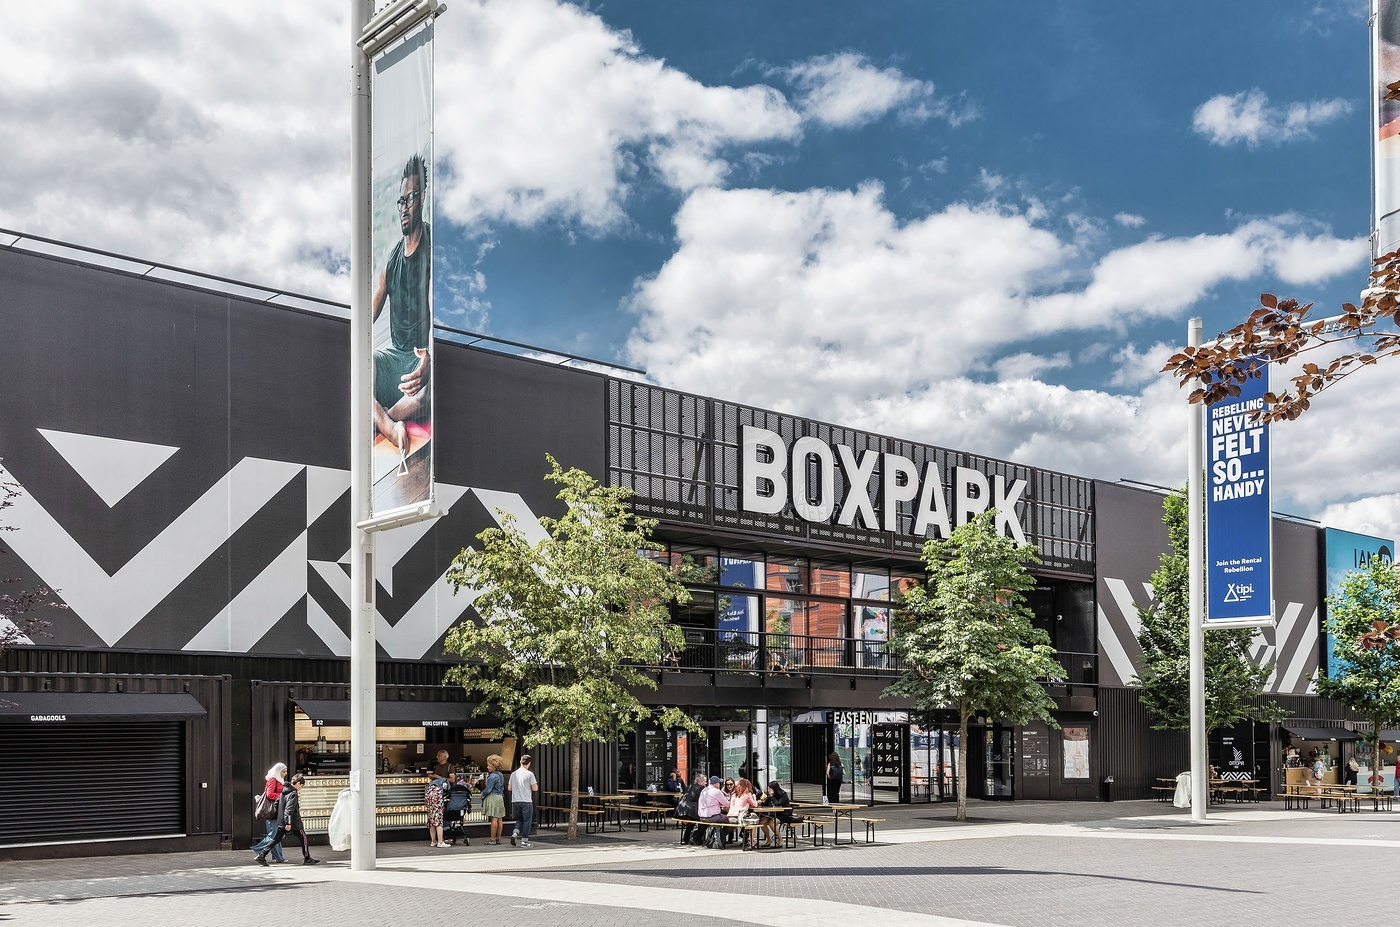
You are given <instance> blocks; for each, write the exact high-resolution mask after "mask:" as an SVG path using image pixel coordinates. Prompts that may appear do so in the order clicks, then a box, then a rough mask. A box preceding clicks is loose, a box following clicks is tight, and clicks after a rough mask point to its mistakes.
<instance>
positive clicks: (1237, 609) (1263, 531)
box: [1205, 361, 1273, 627]
mask: <svg viewBox="0 0 1400 927" xmlns="http://www.w3.org/2000/svg"><path fill="white" fill-rule="evenodd" d="M1246 363H1248V361H1246ZM1268 388H1269V377H1268V372H1267V368H1265V372H1264V374H1263V375H1262V376H1259V377H1252V378H1250V379H1248V380H1246V381H1245V382H1244V383H1242V384H1240V394H1239V395H1238V396H1233V397H1230V398H1228V399H1225V400H1223V401H1221V402H1217V403H1215V404H1214V405H1211V406H1207V407H1206V422H1207V425H1206V447H1205V452H1206V481H1205V483H1206V552H1205V553H1206V611H1205V619H1206V626H1207V627H1211V626H1216V627H1248V626H1253V625H1268V624H1273V581H1272V579H1273V541H1272V537H1273V535H1272V527H1273V518H1272V511H1271V505H1270V495H1271V494H1270V485H1269V426H1268V425H1265V424H1264V423H1262V422H1259V421H1257V420H1256V419H1255V416H1254V413H1255V412H1257V411H1259V410H1261V409H1263V408H1264V393H1266V392H1267V391H1268Z"/></svg>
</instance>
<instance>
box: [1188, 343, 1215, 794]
mask: <svg viewBox="0 0 1400 927" xmlns="http://www.w3.org/2000/svg"><path fill="white" fill-rule="evenodd" d="M1186 343H1187V344H1189V345H1191V346H1192V347H1195V348H1199V347H1200V346H1201V320H1200V319H1192V320H1190V321H1189V322H1187V323H1186ZM1186 409H1187V415H1189V416H1190V425H1189V426H1188V427H1187V429H1186V443H1187V452H1186V460H1187V464H1186V465H1187V467H1188V468H1189V471H1188V475H1187V480H1186V486H1187V490H1186V491H1187V494H1188V496H1189V497H1190V498H1189V503H1188V506H1187V515H1186V517H1187V518H1188V519H1189V521H1190V534H1189V538H1190V540H1189V543H1188V544H1187V556H1188V557H1189V558H1190V568H1189V571H1188V573H1187V576H1188V579H1187V595H1188V596H1189V597H1190V600H1191V609H1190V615H1191V622H1190V634H1191V818H1192V819H1193V820H1196V821H1204V820H1205V819H1206V808H1207V805H1208V804H1209V802H1210V783H1209V782H1208V781H1207V776H1208V772H1207V763H1206V641H1205V615H1204V606H1205V576H1204V570H1205V556H1204V548H1205V538H1204V537H1203V536H1202V535H1203V531H1202V521H1203V516H1204V514H1205V513H1204V511H1203V507H1204V498H1205V497H1204V490H1205V486H1204V467H1205V460H1204V459H1203V458H1204V453H1205V429H1204V425H1203V422H1202V416H1203V415H1204V413H1205V407H1204V406H1199V405H1195V404H1192V403H1187V404H1186Z"/></svg>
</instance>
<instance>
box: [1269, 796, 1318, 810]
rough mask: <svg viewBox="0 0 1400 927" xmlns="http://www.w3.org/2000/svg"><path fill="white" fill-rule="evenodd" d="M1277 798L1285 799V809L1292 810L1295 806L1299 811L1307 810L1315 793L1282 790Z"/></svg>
mask: <svg viewBox="0 0 1400 927" xmlns="http://www.w3.org/2000/svg"><path fill="white" fill-rule="evenodd" d="M1274 797H1275V798H1282V799H1283V810H1284V811H1292V810H1294V809H1295V808H1296V809H1297V810H1299V811H1307V810H1308V804H1309V803H1310V802H1311V801H1312V799H1313V797H1314V796H1313V795H1310V794H1309V795H1305V794H1303V793H1302V792H1282V793H1280V794H1278V795H1276V796H1274Z"/></svg>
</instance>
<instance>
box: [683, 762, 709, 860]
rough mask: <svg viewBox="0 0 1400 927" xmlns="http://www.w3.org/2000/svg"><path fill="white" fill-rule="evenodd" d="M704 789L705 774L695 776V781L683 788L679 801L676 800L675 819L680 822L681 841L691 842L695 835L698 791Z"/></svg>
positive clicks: (698, 811) (698, 808)
mask: <svg viewBox="0 0 1400 927" xmlns="http://www.w3.org/2000/svg"><path fill="white" fill-rule="evenodd" d="M703 791H705V775H704V773H699V774H697V775H696V776H695V783H694V784H693V785H691V787H690V788H688V789H686V790H685V794H684V795H682V796H681V798H680V801H678V802H676V821H677V823H680V824H681V843H691V842H692V841H691V837H693V836H694V835H695V830H696V827H695V822H696V820H697V819H698V818H699V817H700V793H701V792H703Z"/></svg>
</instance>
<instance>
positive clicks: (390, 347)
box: [370, 23, 436, 520]
mask: <svg viewBox="0 0 1400 927" xmlns="http://www.w3.org/2000/svg"><path fill="white" fill-rule="evenodd" d="M373 81H374V85H373V86H374V96H373V99H374V112H373V133H374V146H373V153H372V155H371V163H372V174H373V177H372V184H373V194H372V199H373V202H372V207H371V208H372V214H373V217H374V219H373V221H374V234H373V242H374V245H373V254H374V277H373V299H372V301H371V307H372V311H373V313H374V326H373V332H374V335H373V337H374V371H373V376H372V378H371V379H372V383H373V390H374V396H373V400H372V402H371V404H370V408H371V414H372V415H373V416H374V427H373V430H372V432H371V434H372V440H373V442H374V449H373V454H372V458H373V463H372V466H371V474H370V481H371V485H372V489H371V492H370V519H371V520H382V519H385V518H392V517H393V516H394V514H395V513H398V512H401V511H402V510H405V509H409V508H412V507H415V506H426V504H429V503H431V502H432V500H433V478H434V467H433V418H434V409H433V406H434V405H435V401H436V396H435V394H434V390H433V373H434V370H433V368H434V364H433V229H432V213H433V210H432V202H433V180H434V178H433V27H432V24H431V23H429V24H427V25H425V26H424V27H423V28H422V29H420V30H418V31H417V32H414V33H411V34H410V35H409V36H408V37H407V38H406V39H405V40H404V41H403V42H402V43H400V44H398V45H395V46H394V47H392V48H390V49H389V50H388V51H386V52H385V53H384V54H382V55H380V56H378V57H377V58H375V60H374V63H373Z"/></svg>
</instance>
